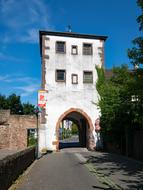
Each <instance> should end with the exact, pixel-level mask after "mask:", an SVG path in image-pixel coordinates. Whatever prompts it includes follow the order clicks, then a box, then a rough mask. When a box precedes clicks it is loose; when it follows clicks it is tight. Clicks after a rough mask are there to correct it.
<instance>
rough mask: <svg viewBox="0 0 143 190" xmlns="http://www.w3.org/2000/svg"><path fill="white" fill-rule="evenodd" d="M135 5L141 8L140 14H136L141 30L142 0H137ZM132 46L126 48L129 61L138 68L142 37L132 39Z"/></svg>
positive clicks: (141, 50)
mask: <svg viewBox="0 0 143 190" xmlns="http://www.w3.org/2000/svg"><path fill="white" fill-rule="evenodd" d="M137 5H138V6H139V7H140V8H141V15H140V16H138V18H137V22H138V23H139V30H140V31H142V30H143V0H137ZM133 45H134V47H133V48H131V49H128V57H129V58H130V59H131V63H132V64H133V65H134V66H135V67H136V68H138V67H139V66H140V65H141V64H143V37H142V36H141V37H137V38H135V39H134V40H133Z"/></svg>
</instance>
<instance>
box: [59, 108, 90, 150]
mask: <svg viewBox="0 0 143 190" xmlns="http://www.w3.org/2000/svg"><path fill="white" fill-rule="evenodd" d="M74 130H75V131H74ZM91 131H92V122H91V119H90V118H89V117H88V116H87V114H86V113H85V112H83V111H82V110H80V109H73V108H71V109H70V110H68V111H66V112H65V113H63V114H62V116H61V117H60V118H59V120H58V122H57V126H56V133H57V140H58V144H57V149H62V148H67V147H87V148H88V147H89V141H88V139H89V138H88V137H89V133H90V132H91ZM74 133H75V134H74Z"/></svg>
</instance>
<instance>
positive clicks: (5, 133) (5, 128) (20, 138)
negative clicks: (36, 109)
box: [0, 110, 37, 150]
mask: <svg viewBox="0 0 143 190" xmlns="http://www.w3.org/2000/svg"><path fill="white" fill-rule="evenodd" d="M36 126H37V119H36V116H35V115H11V114H10V110H0V149H4V148H5V149H17V150H19V149H24V148H26V147H27V130H28V129H35V128H36Z"/></svg>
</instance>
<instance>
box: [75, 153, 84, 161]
mask: <svg viewBox="0 0 143 190" xmlns="http://www.w3.org/2000/svg"><path fill="white" fill-rule="evenodd" d="M75 156H76V157H77V158H78V159H79V160H80V161H81V162H84V163H86V162H87V159H86V158H84V157H83V156H82V155H81V154H79V153H75Z"/></svg>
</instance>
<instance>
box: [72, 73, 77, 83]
mask: <svg viewBox="0 0 143 190" xmlns="http://www.w3.org/2000/svg"><path fill="white" fill-rule="evenodd" d="M72 84H78V75H77V74H72Z"/></svg>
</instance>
